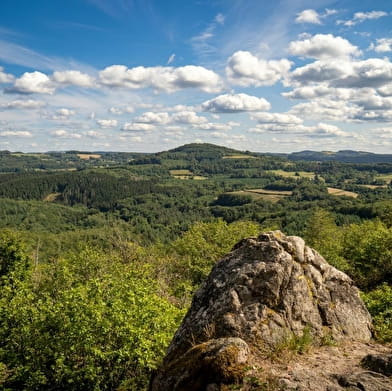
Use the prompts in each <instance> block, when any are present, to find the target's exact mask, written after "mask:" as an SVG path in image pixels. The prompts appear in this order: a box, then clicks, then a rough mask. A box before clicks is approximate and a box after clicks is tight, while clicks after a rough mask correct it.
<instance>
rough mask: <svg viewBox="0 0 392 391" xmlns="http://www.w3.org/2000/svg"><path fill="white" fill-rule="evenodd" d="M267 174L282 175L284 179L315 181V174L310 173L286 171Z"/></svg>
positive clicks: (271, 171) (269, 171)
mask: <svg viewBox="0 0 392 391" xmlns="http://www.w3.org/2000/svg"><path fill="white" fill-rule="evenodd" d="M265 173H267V174H274V175H280V176H282V177H284V178H309V179H314V177H315V175H316V174H315V173H314V172H308V171H284V170H266V171H265Z"/></svg>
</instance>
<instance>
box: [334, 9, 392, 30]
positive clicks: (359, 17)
mask: <svg viewBox="0 0 392 391" xmlns="http://www.w3.org/2000/svg"><path fill="white" fill-rule="evenodd" d="M387 15H388V14H387V13H386V12H384V11H370V12H356V13H355V14H354V16H353V18H352V19H350V20H346V21H344V20H338V22H337V24H343V25H344V26H347V27H351V26H355V25H356V24H358V23H362V22H364V21H365V20H374V19H379V18H382V17H383V16H387Z"/></svg>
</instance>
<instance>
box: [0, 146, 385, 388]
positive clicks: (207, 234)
mask: <svg viewBox="0 0 392 391" xmlns="http://www.w3.org/2000/svg"><path fill="white" fill-rule="evenodd" d="M277 229H279V230H281V231H282V232H284V233H285V234H287V235H298V236H301V237H303V238H304V239H305V240H306V242H307V244H308V245H310V246H311V247H313V248H315V249H316V250H317V251H319V252H320V254H321V255H323V256H324V257H325V259H326V260H327V261H328V262H329V263H331V264H332V265H334V266H335V267H337V268H338V269H340V270H342V271H344V272H346V273H347V274H348V275H349V276H350V277H351V278H352V279H353V280H354V282H355V284H356V285H357V286H358V287H359V288H360V290H361V295H362V298H363V300H364V301H365V304H366V305H367V307H368V309H369V312H370V313H371V315H372V317H373V321H374V325H375V337H376V338H377V340H378V341H379V342H381V343H385V344H391V343H392V307H391V302H392V155H376V154H366V153H360V152H355V151H340V152H338V153H334V154H333V153H316V152H312V151H304V152H302V153H296V154H288V155H284V154H276V155H274V154H260V153H252V152H249V151H237V150H233V149H230V148H225V147H220V146H216V145H212V144H189V145H184V146H182V147H178V148H175V149H172V150H170V151H164V152H159V153H154V154H142V153H120V152H110V153H109V152H85V151H67V152H47V153H45V154H43V153H42V154H39V153H34V154H26V153H20V152H17V153H14V152H10V151H0V389H3V390H9V391H11V390H48V391H49V390H50V391H52V390H53V391H54V390H75V391H76V390H93V391H101V390H118V391H126V390H132V391H133V390H135V391H142V390H146V389H147V387H148V380H149V377H150V375H151V373H152V372H153V371H154V369H155V368H156V367H157V365H159V362H160V359H161V358H162V357H163V355H164V353H165V349H166V347H167V345H168V343H169V342H170V340H171V338H172V336H173V334H174V332H175V330H176V328H177V327H178V325H179V323H180V322H181V319H182V317H183V316H184V314H185V313H186V311H187V308H188V307H189V304H190V301H191V299H192V295H193V293H194V292H195V290H196V289H197V288H198V287H199V286H200V284H201V283H202V282H203V280H204V279H205V278H206V276H207V275H208V273H209V271H210V270H211V267H212V266H213V265H214V263H215V262H216V261H217V260H219V259H220V258H221V257H222V256H223V255H224V254H226V253H227V252H229V251H230V249H231V248H232V247H233V246H234V245H235V244H236V243H237V242H238V241H239V240H241V239H242V238H244V237H248V236H255V235H258V234H259V233H260V232H262V231H268V230H277Z"/></svg>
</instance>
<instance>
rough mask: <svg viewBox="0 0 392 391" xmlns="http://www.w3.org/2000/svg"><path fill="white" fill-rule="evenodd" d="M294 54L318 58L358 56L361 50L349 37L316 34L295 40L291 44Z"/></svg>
mask: <svg viewBox="0 0 392 391" xmlns="http://www.w3.org/2000/svg"><path fill="white" fill-rule="evenodd" d="M289 51H290V53H291V54H292V55H294V56H298V57H308V58H316V59H321V60H322V59H329V58H336V57H349V56H357V55H359V54H360V53H361V52H360V50H359V49H358V48H357V47H356V46H354V45H352V44H351V43H350V42H349V41H347V39H345V38H342V37H335V36H334V35H332V34H316V35H314V36H312V37H311V38H308V39H303V40H300V41H293V42H291V43H290V45H289Z"/></svg>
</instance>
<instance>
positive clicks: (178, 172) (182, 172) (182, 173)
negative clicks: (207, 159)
mask: <svg viewBox="0 0 392 391" xmlns="http://www.w3.org/2000/svg"><path fill="white" fill-rule="evenodd" d="M169 172H170V175H173V176H191V175H193V172H192V171H190V170H170V171H169Z"/></svg>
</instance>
